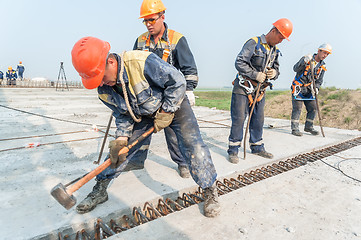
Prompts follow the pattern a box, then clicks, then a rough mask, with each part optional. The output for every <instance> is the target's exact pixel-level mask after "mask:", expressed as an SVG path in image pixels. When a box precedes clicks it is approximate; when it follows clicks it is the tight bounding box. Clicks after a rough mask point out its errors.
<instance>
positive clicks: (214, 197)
mask: <svg viewBox="0 0 361 240" xmlns="http://www.w3.org/2000/svg"><path fill="white" fill-rule="evenodd" d="M203 192H204V206H203V210H204V215H205V216H206V217H216V216H218V215H219V213H220V212H221V205H220V204H219V202H218V191H217V187H216V185H215V184H213V186H212V187H209V188H206V189H204V191H203Z"/></svg>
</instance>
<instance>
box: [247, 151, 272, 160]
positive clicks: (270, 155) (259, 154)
mask: <svg viewBox="0 0 361 240" xmlns="http://www.w3.org/2000/svg"><path fill="white" fill-rule="evenodd" d="M252 154H255V155H258V156H261V157H264V158H269V159H271V158H273V154H272V153H269V152H266V150H263V151H262V152H257V153H252Z"/></svg>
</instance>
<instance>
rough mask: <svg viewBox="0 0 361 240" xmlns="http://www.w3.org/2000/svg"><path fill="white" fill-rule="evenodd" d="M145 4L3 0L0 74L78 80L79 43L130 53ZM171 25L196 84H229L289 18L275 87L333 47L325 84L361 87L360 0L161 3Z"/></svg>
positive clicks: (285, 85)
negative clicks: (17, 70) (95, 42)
mask: <svg viewBox="0 0 361 240" xmlns="http://www.w3.org/2000/svg"><path fill="white" fill-rule="evenodd" d="M141 2H142V1H141V0H128V1H124V0H102V1H99V0H72V1H70V0H63V1H50V0H32V1H28V0H17V1H10V0H9V1H4V0H0V3H1V4H0V6H1V8H2V17H1V30H2V37H1V41H0V42H1V44H0V54H1V55H0V56H1V58H0V69H1V70H2V71H3V72H5V71H6V70H7V67H8V66H12V67H16V65H17V63H18V61H19V60H21V61H23V64H24V65H25V67H26V70H25V76H26V77H30V78H33V77H46V78H48V79H50V80H56V79H57V76H58V72H59V68H60V61H63V62H64V68H65V73H66V75H67V79H68V80H69V81H70V80H79V79H80V78H79V76H78V75H77V73H76V71H75V70H74V68H73V66H72V64H71V56H70V52H71V49H72V47H73V45H74V43H75V42H76V41H77V40H79V39H80V38H81V37H84V36H95V37H98V38H101V39H103V40H106V41H108V42H110V44H111V46H112V49H111V51H112V52H121V51H122V50H131V49H132V47H133V44H134V41H135V39H136V37H138V36H139V35H140V34H141V33H143V32H145V31H146V28H145V26H144V25H143V24H142V23H141V20H140V19H138V17H139V9H140V5H141ZM163 3H164V5H165V6H166V7H167V11H166V20H165V21H166V23H167V24H168V25H169V27H170V28H171V29H174V30H176V31H178V32H180V33H182V34H184V35H185V37H186V38H187V40H188V43H189V45H190V48H191V50H192V52H193V54H194V57H195V59H196V63H197V66H198V71H199V87H223V86H231V82H232V80H233V79H234V76H235V74H236V70H235V67H234V61H235V58H236V56H237V54H238V53H239V51H240V50H241V48H242V46H243V44H244V42H245V41H247V40H248V39H249V38H251V37H254V36H258V35H260V34H262V33H267V32H268V31H269V29H270V28H271V27H272V23H273V22H274V21H276V20H277V19H279V18H283V17H286V18H288V19H290V20H291V21H292V22H293V26H294V30H293V33H292V35H291V37H290V39H291V41H290V42H288V41H287V40H284V41H283V42H282V43H281V44H279V45H278V47H279V48H280V50H281V52H282V55H283V56H282V57H281V58H280V64H281V66H280V72H281V75H280V77H279V79H278V80H277V81H276V82H275V84H274V85H275V89H284V88H289V86H290V84H291V81H292V79H293V78H294V72H293V70H292V67H293V65H294V64H295V63H296V62H297V61H298V60H299V59H300V58H301V56H303V55H305V54H308V53H313V52H316V50H317V47H318V46H319V45H320V44H322V43H324V42H329V43H330V44H331V45H332V47H333V49H334V52H333V54H332V55H330V56H329V57H328V58H327V59H326V64H327V69H328V71H327V72H326V74H325V78H324V82H325V83H324V86H336V87H340V88H352V89H355V88H360V87H361V75H360V74H358V69H359V62H360V61H359V59H360V53H361V51H360V48H359V46H358V44H357V41H358V40H359V39H360V37H361V33H360V31H359V26H360V24H361V1H360V0H344V1H339V0H328V1H327V0H320V1H311V0H303V1H290V0H274V1H263V0H259V1H242V0H223V1H213V0H210V1H195V0H193V1H191V0H179V1H175V0H173V1H172V0H163Z"/></svg>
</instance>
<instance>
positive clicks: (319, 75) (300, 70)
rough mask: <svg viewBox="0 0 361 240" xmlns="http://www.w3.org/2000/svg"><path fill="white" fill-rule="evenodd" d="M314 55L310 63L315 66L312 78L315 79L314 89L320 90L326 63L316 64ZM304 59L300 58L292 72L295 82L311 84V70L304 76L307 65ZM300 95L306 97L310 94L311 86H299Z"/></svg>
mask: <svg viewBox="0 0 361 240" xmlns="http://www.w3.org/2000/svg"><path fill="white" fill-rule="evenodd" d="M315 56H316V54H313V58H312V61H313V63H314V64H316V67H315V68H314V71H313V73H314V77H315V85H316V88H318V89H320V87H321V85H322V83H323V76H324V74H325V70H326V63H325V62H324V61H322V60H321V61H320V62H316V61H315V60H314V59H315ZM304 59H305V57H302V58H301V59H300V60H299V61H298V62H297V63H296V64H295V65H294V66H293V71H295V72H296V77H295V80H296V79H297V80H298V81H300V82H302V84H308V83H311V82H312V74H311V70H309V71H308V72H307V73H306V74H305V69H306V66H307V65H309V64H307V63H305V61H304ZM291 88H292V86H291ZM300 93H302V95H303V96H307V95H310V94H311V85H309V86H307V87H305V86H301V91H300Z"/></svg>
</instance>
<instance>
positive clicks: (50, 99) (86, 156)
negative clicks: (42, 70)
mask: <svg viewBox="0 0 361 240" xmlns="http://www.w3.org/2000/svg"><path fill="white" fill-rule="evenodd" d="M0 108H1V111H0V139H8V140H4V141H0V153H1V154H0V161H1V162H2V165H1V167H0V176H1V180H0V190H1V192H2V195H3V197H2V198H1V200H0V201H1V206H0V219H1V222H2V224H1V225H0V232H1V233H2V239H29V238H32V237H37V236H41V235H43V234H47V233H49V232H57V230H58V229H61V228H64V227H67V226H73V227H74V228H77V227H78V228H80V229H81V225H82V224H83V223H84V222H92V221H94V219H96V218H97V217H107V216H109V215H110V214H112V213H122V214H127V213H129V212H130V211H131V209H132V208H133V207H134V206H143V204H144V203H145V202H146V201H150V202H151V201H153V200H156V199H159V198H161V197H164V196H171V195H174V194H178V193H179V192H183V191H187V190H188V189H192V188H196V187H197V186H196V184H195V183H194V181H193V180H192V179H182V178H180V177H179V175H178V173H177V166H176V164H175V163H173V162H172V161H171V160H170V157H169V153H168V150H167V149H166V147H165V146H166V144H165V140H164V136H163V133H159V134H155V135H154V136H153V141H152V144H151V147H150V149H151V151H150V154H149V157H148V160H147V161H146V164H145V169H143V170H137V171H133V172H127V173H123V174H121V175H120V176H119V177H118V178H117V179H116V180H115V181H113V183H112V185H111V186H110V188H109V191H108V192H109V201H107V202H106V203H104V204H102V205H100V206H98V207H97V208H96V209H94V210H93V211H92V212H90V213H87V214H84V215H79V214H77V213H76V212H75V210H74V208H73V209H71V210H69V211H67V210H65V209H64V208H63V207H62V206H61V205H59V204H58V203H57V202H56V201H55V200H54V199H53V198H52V197H51V196H50V193H49V192H50V190H51V189H52V187H54V186H55V185H56V184H58V183H60V182H61V183H63V184H65V183H67V182H70V181H71V180H73V179H75V178H77V177H79V176H81V175H83V174H85V173H86V172H88V171H90V170H92V169H94V168H95V167H96V165H93V164H92V162H93V161H94V160H97V158H98V154H99V149H100V146H101V143H102V138H101V137H102V136H103V133H100V132H99V131H94V130H92V129H93V127H92V125H97V126H98V127H99V126H105V125H106V124H107V122H108V119H109V115H110V111H109V110H108V108H107V107H105V106H104V105H103V104H102V103H101V102H100V101H99V100H98V99H97V95H96V91H90V90H82V89H73V90H70V91H55V90H54V89H0ZM29 112H31V113H35V114H36V115H31V114H29ZM194 112H195V114H196V116H197V119H198V121H199V126H200V128H201V132H202V136H203V138H204V140H205V142H206V144H207V145H208V146H209V148H210V151H211V154H212V158H213V161H214V164H215V166H216V169H217V173H218V177H219V178H222V177H226V176H229V175H232V174H236V173H241V172H244V171H247V170H249V169H254V168H255V167H257V166H260V165H264V164H267V163H271V162H273V161H278V160H281V159H284V158H287V157H290V156H294V155H296V154H299V153H302V152H309V151H312V150H314V149H318V148H321V147H324V146H328V145H331V144H336V143H339V142H341V141H344V140H347V139H351V138H354V137H356V136H360V135H361V134H360V132H359V131H350V130H342V129H334V128H325V134H326V138H323V137H321V136H312V135H309V134H305V135H304V136H303V137H301V138H299V137H295V136H293V135H291V134H290V126H289V125H290V123H289V121H285V120H278V119H266V122H265V128H264V141H265V145H266V148H267V150H268V151H270V152H272V153H273V154H274V155H275V158H274V159H273V160H268V159H263V158H261V157H258V156H254V155H252V154H250V152H249V151H248V153H247V159H246V160H241V161H240V163H239V164H237V165H235V164H232V163H229V162H228V161H227V153H226V150H227V144H228V134H229V126H230V113H229V112H228V111H221V110H215V109H208V108H205V107H195V108H194ZM42 115H44V116H47V117H42ZM270 125H272V126H273V128H269V126H270ZM112 127H114V125H113V126H112ZM113 129H114V128H113ZM73 131H83V132H78V133H68V132H73ZM112 132H113V131H111V133H112ZM64 133H68V134H64ZM50 134H58V135H52V136H41V135H50ZM26 136H38V137H36V138H24V137H26ZM16 137H22V138H21V139H16V140H9V138H16ZM86 138H93V139H88V140H84V139H86ZM74 140H79V141H74ZM58 142H62V143H58ZM37 143H40V144H43V145H40V146H39V147H36V148H25V147H24V146H29V144H35V145H37ZM12 148H20V149H17V150H9V149H12ZM103 155H104V156H105V154H103ZM240 156H243V153H242V154H240ZM315 168H316V169H318V167H316V165H315ZM293 171H301V170H293ZM287 176H289V173H287V174H285V176H283V174H282V177H281V175H280V177H279V176H277V177H274V178H272V180H265V181H262V182H260V183H258V184H257V186H262V187H260V189H258V190H257V189H254V190H253V188H254V187H251V186H249V187H246V188H243V189H240V190H237V191H235V192H234V193H233V192H232V193H231V194H227V195H225V196H222V198H221V201H222V205H223V212H224V214H223V213H222V216H221V217H220V218H219V219H222V218H223V217H224V215H226V216H228V220H227V221H230V222H231V223H229V222H224V223H222V222H221V221H219V220H214V221H216V222H218V223H219V224H220V226H221V225H222V224H223V226H224V228H226V229H227V228H229V227H228V226H229V224H232V222H234V221H236V219H238V217H237V216H235V217H230V215H229V214H231V213H232V212H230V211H231V209H233V207H232V208H230V209H229V207H228V206H232V204H233V203H237V204H238V206H241V208H240V209H241V210H242V209H243V210H242V211H244V214H243V216H244V217H243V218H244V221H251V219H252V214H251V213H252V212H251V210H252V207H257V208H258V205H257V202H256V203H254V204H253V205H251V208H249V207H248V206H247V204H246V202H242V201H246V200H247V203H248V202H253V201H254V200H255V199H253V196H257V195H260V194H262V195H261V197H262V196H263V195H264V194H266V193H267V190H268V188H269V185H267V184H263V182H267V183H268V182H269V181H275V184H277V185H280V186H282V187H279V189H276V190H277V191H281V190H282V191H283V189H285V191H286V190H288V191H291V190H293V189H292V188H293V187H295V189H297V188H298V187H300V186H299V185H297V184H293V185H287V184H286V185H284V182H285V181H286V180H287V181H290V180H292V179H288V178H287ZM291 178H292V177H291ZM299 178H300V179H303V178H304V176H300V177H299ZM326 180H327V181H326ZM326 180H325V183H324V184H327V183H328V180H329V179H326ZM311 184H312V183H311ZM329 184H332V183H329ZM93 185H94V181H90V182H89V183H87V184H86V185H85V186H84V187H82V188H81V189H80V190H79V191H77V192H76V193H75V194H74V196H75V197H76V198H77V199H78V201H81V200H82V199H83V198H84V197H85V196H86V195H87V194H88V193H89V192H90V191H91V189H92V187H93ZM255 186H256V185H255ZM348 187H349V186H348ZM276 190H274V191H276ZM277 191H276V192H277ZM300 191H304V189H302V188H301V189H300ZM247 192H248V193H249V195H248V197H247V198H243V200H242V199H241V200H242V201H241V202H239V203H238V199H239V198H240V194H241V195H242V194H245V193H247ZM286 192H287V191H286ZM304 194H305V195H307V194H308V192H304ZM282 195H284V194H282ZM277 199H278V198H275V199H273V198H271V199H269V198H267V201H271V202H272V203H274V202H277V201H278V200H280V199H278V200H277ZM256 200H259V199H258V198H256ZM232 201H234V202H232ZM285 201H286V200H285ZM237 204H236V205H237ZM259 204H260V203H259ZM200 209H201V208H200V206H198V205H197V206H192V207H190V208H188V209H186V210H184V211H185V212H187V213H188V215H187V217H185V219H184V220H183V221H180V222H181V224H180V225H179V226H178V227H177V228H175V230H174V232H175V233H177V234H180V235H179V236H178V237H179V238H181V239H182V236H183V235H182V234H183V232H179V231H180V230H182V229H185V232H184V237H183V239H188V238H189V239H193V238H195V237H196V236H197V235H195V236H193V235H192V237H191V234H188V232H187V230H186V229H187V222H186V219H189V218H190V217H192V220H193V218H194V219H198V220H197V221H198V222H197V223H198V224H199V225H200V226H199V229H198V227H197V228H196V229H195V230H194V232H198V233H199V234H202V229H201V226H205V227H206V226H207V223H212V222H213V221H212V220H210V219H207V218H205V217H203V216H202V215H201V210H200ZM190 211H191V213H190ZM234 211H236V210H234ZM304 211H305V212H307V208H305V210H304ZM183 214H185V213H183V211H181V212H177V213H174V214H171V215H169V216H167V217H165V218H162V219H159V220H156V221H153V222H152V223H151V224H156V223H157V222H164V223H165V224H167V222H168V219H173V218H175V219H176V218H177V217H178V216H179V215H182V216H185V215H183ZM264 214H266V215H272V217H274V218H277V217H281V216H283V215H278V214H277V212H274V211H273V214H271V212H269V209H268V208H264ZM290 215H292V214H290ZM9 216H11V218H9ZM232 216H233V215H232ZM180 218H182V217H180ZM289 218H291V216H290V217H289ZM10 219H11V220H10ZM292 219H293V221H294V220H295V218H291V220H292ZM271 220H272V221H273V218H271V217H270V218H269V219H265V220H264V221H263V222H262V223H263V225H264V226H265V228H264V231H263V232H264V234H265V235H263V236H264V237H265V236H268V234H267V231H272V229H268V228H267V227H271V225H267V224H265V223H266V222H267V221H271ZM169 221H172V220H169ZM311 221H312V220H311ZM248 223H249V224H253V223H252V222H248ZM159 224H160V225H159V229H161V228H162V227H164V226H166V225H161V223H159ZM172 224H173V223H171V222H169V226H174V225H172ZM183 224H184V225H183ZM259 224H261V222H260V223H259ZM146 225H148V224H146ZM146 225H144V226H146ZM196 225H197V224H195V223H193V226H196ZM144 226H141V228H142V229H143V228H145V227H144ZM189 226H192V224H189ZM220 226H219V228H220V229H221V227H220ZM240 226H242V224H241V225H240ZM244 226H245V227H244V228H245V229H246V230H247V229H248V230H247V231H248V232H250V231H249V229H250V228H249V227H248V226H247V225H244ZM290 226H291V227H292V225H290ZM208 227H209V226H208ZM141 228H140V227H137V228H134V229H131V230H128V231H129V232H128V231H127V232H124V233H122V234H120V235H121V236H123V235H124V236H125V234H131V232H134V233H135V232H137V231H142V230H137V229H141ZM154 229H157V228H154ZM164 229H165V230H164V231H166V232H167V228H166V227H164ZM177 229H178V230H179V229H180V230H179V231H178V230H177ZM229 229H230V231H231V232H232V234H233V235H230V236H231V237H230V238H223V239H232V238H233V237H232V236H238V235H237V234H239V232H240V231H238V230H237V231H238V232H233V230H234V229H233V228H229ZM232 229H233V230H232ZM78 230H79V229H78ZM168 230H169V229H168ZM146 231H147V230H146ZM215 231H216V230H215ZM290 231H292V230H290ZM156 232H157V231H156ZM169 232H173V231H169ZM220 234H221V233H219V235H220ZM260 234H261V233H260ZM357 234H361V233H360V232H358V233H357ZM219 235H217V234H216V232H215V236H219ZM127 236H128V235H127ZM137 236H138V235H137ZM167 236H168V235H166V234H164V233H162V232H161V231H160V232H159V235H156V237H155V238H153V239H162V238H163V239H166V238H167ZM188 236H189V237H188ZM198 236H199V235H198ZM240 236H241V235H240ZM252 236H253V235H252ZM315 236H316V235H315ZM343 236H344V235H343ZM345 236H346V235H345ZM347 236H348V235H347ZM187 237H188V238H187ZM259 237H260V238H263V237H262V236H261V235H259ZM214 239H216V238H214ZM217 239H218V238H217ZM220 239H222V238H220ZM250 239H253V238H250Z"/></svg>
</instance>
